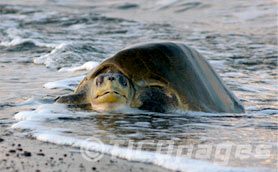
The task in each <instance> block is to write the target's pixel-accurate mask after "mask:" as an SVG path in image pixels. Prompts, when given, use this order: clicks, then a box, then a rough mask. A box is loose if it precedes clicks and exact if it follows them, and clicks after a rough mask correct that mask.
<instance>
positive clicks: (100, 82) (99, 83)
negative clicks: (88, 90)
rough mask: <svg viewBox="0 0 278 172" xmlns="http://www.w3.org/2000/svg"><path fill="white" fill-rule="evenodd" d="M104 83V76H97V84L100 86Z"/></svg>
mask: <svg viewBox="0 0 278 172" xmlns="http://www.w3.org/2000/svg"><path fill="white" fill-rule="evenodd" d="M102 83H103V76H102V75H101V76H98V77H97V78H96V86H97V87H98V86H99V85H101V84H102Z"/></svg>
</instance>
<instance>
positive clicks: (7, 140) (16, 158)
mask: <svg viewBox="0 0 278 172" xmlns="http://www.w3.org/2000/svg"><path fill="white" fill-rule="evenodd" d="M0 136H1V138H0V171H3V172H4V171H5V172H9V171H10V172H16V171H18V172H24V171H26V172H44V171H56V172H58V171H61V172H64V171H65V172H66V171H76V172H77V171H80V172H86V171H98V172H101V171H109V172H122V171H123V172H125V171H130V172H142V171H148V172H167V171H169V170H166V169H163V168H160V167H157V166H154V165H150V164H145V163H137V162H130V161H127V160H123V159H119V158H115V157H111V156H108V155H103V157H102V158H101V159H100V160H98V161H96V162H91V161H87V160H86V159H84V158H83V157H82V155H81V153H80V152H79V149H75V148H72V147H69V146H61V145H55V144H52V143H45V142H40V141H37V140H34V139H31V138H30V139H29V138H26V137H18V136H14V133H13V132H12V131H11V130H9V129H7V128H6V127H5V126H3V125H2V126H1V128H0Z"/></svg>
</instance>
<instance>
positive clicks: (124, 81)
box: [119, 75, 127, 87]
mask: <svg viewBox="0 0 278 172" xmlns="http://www.w3.org/2000/svg"><path fill="white" fill-rule="evenodd" d="M119 83H120V84H121V85H122V86H124V87H126V86H127V80H126V78H125V77H124V76H123V75H119Z"/></svg>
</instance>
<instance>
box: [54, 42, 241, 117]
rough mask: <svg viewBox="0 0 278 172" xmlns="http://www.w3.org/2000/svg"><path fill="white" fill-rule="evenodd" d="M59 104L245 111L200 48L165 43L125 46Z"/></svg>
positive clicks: (107, 109) (95, 108)
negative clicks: (197, 49)
mask: <svg viewBox="0 0 278 172" xmlns="http://www.w3.org/2000/svg"><path fill="white" fill-rule="evenodd" d="M57 102H59V103H73V104H90V105H91V108H92V109H94V110H97V111H113V110H114V109H116V108H117V107H119V106H121V105H126V106H130V107H134V108H139V109H143V110H150V111H158V112H165V111H171V110H175V109H183V110H191V111H203V112H228V113H242V112H244V107H243V106H242V105H241V103H240V102H239V100H237V98H236V97H235V96H234V95H233V93H232V92H231V91H229V89H228V88H227V87H226V86H225V84H224V83H223V81H222V80H221V78H220V77H219V76H218V75H217V73H216V72H215V71H214V70H213V68H212V67H211V66H210V65H209V63H208V62H207V61H206V60H205V58H204V57H203V56H202V55H200V54H199V53H198V52H197V51H196V50H194V49H192V48H189V47H187V46H186V45H184V44H182V43H174V42H160V43H149V44H143V45H137V46H133V47H130V48H126V49H124V50H122V51H120V52H118V53H117V54H115V55H114V56H112V57H111V58H108V59H106V60H105V61H103V62H102V63H101V64H100V65H99V66H98V67H97V68H95V69H94V70H92V71H91V72H90V73H89V74H88V75H87V76H86V77H85V78H84V79H83V81H82V82H81V83H80V84H79V86H78V87H77V89H76V90H75V92H74V94H73V95H68V96H62V97H59V98H58V99H57Z"/></svg>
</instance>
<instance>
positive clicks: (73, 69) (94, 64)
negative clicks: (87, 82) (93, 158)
mask: <svg viewBox="0 0 278 172" xmlns="http://www.w3.org/2000/svg"><path fill="white" fill-rule="evenodd" d="M98 65H99V62H96V61H89V62H86V63H84V64H83V65H81V66H77V67H64V68H61V69H60V70H59V72H76V71H81V70H87V71H90V70H92V69H94V68H96V67H97V66H98Z"/></svg>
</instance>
